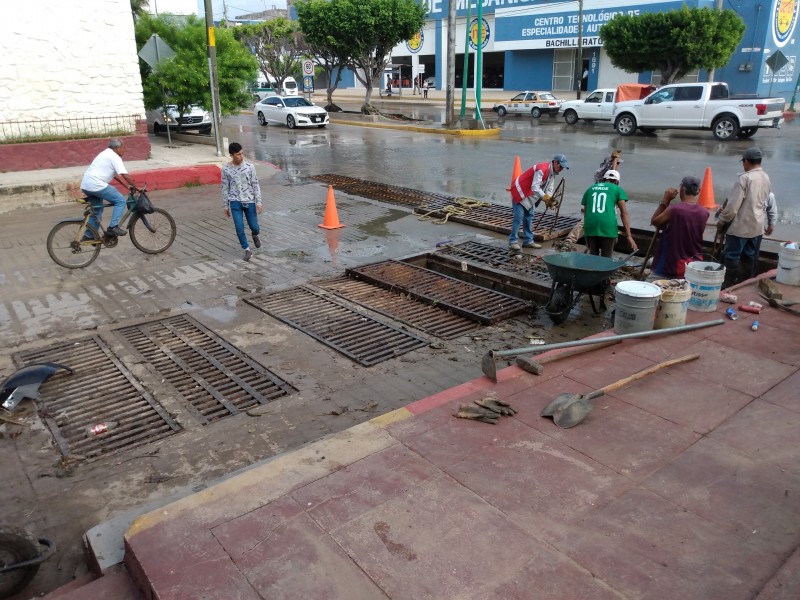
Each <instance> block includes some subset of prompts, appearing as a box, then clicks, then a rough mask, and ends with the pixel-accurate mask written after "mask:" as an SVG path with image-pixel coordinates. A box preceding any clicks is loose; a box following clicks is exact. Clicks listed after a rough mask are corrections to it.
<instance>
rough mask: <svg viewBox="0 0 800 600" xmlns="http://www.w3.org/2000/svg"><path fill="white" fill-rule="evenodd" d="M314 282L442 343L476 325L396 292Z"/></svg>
mask: <svg viewBox="0 0 800 600" xmlns="http://www.w3.org/2000/svg"><path fill="white" fill-rule="evenodd" d="M314 283H315V285H317V286H319V287H321V288H322V289H325V290H328V291H330V292H333V293H334V294H337V295H338V296H341V297H343V298H345V299H346V300H350V301H351V302H355V303H356V304H360V305H362V306H366V307H367V308H369V309H370V310H374V311H375V312H377V313H380V314H382V315H386V316H388V317H391V318H393V319H397V320H398V321H402V322H404V323H408V324H409V325H411V326H412V327H416V328H417V329H419V330H421V331H424V332H425V333H429V334H431V335H435V336H436V337H439V338H442V339H445V340H449V339H453V338H457V337H459V336H461V335H464V334H465V333H469V332H470V331H475V329H477V325H476V324H475V323H474V322H472V321H470V320H469V319H465V318H464V317H460V316H458V315H454V314H453V313H451V312H449V311H447V310H443V309H441V308H437V307H435V306H430V305H429V304H423V303H421V302H417V301H415V300H412V299H411V298H408V297H406V296H403V295H402V294H400V293H399V292H391V291H389V290H384V289H382V288H379V287H375V286H374V285H371V284H369V283H367V282H365V281H357V280H355V279H350V278H349V277H337V278H335V279H327V280H325V281H316V282H314Z"/></svg>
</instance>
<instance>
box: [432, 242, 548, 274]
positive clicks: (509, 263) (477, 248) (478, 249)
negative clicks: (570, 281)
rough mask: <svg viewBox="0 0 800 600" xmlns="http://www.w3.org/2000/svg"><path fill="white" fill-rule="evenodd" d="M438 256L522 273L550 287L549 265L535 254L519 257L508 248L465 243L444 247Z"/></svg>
mask: <svg viewBox="0 0 800 600" xmlns="http://www.w3.org/2000/svg"><path fill="white" fill-rule="evenodd" d="M436 254H444V255H447V256H452V257H453V258H456V259H466V260H469V261H471V262H475V263H479V264H484V265H488V266H490V267H493V268H495V269H500V270H502V271H509V272H513V273H522V274H524V275H527V276H528V277H531V278H533V279H535V280H537V281H541V282H543V283H547V285H550V283H551V281H552V278H551V277H550V273H549V272H548V271H547V265H546V264H545V263H544V261H543V260H542V259H541V257H539V256H536V255H533V254H523V255H522V256H520V255H517V256H516V257H515V256H514V255H512V254H510V253H509V252H508V248H498V247H497V246H490V245H489V244H481V243H480V242H472V241H470V242H464V243H462V244H454V245H448V246H442V247H441V248H439V249H437V250H436Z"/></svg>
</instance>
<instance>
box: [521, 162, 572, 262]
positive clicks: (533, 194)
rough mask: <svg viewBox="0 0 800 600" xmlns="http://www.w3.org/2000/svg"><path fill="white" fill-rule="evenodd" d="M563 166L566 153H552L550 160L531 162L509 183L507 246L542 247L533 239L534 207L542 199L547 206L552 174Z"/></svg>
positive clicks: (551, 194)
mask: <svg viewBox="0 0 800 600" xmlns="http://www.w3.org/2000/svg"><path fill="white" fill-rule="evenodd" d="M564 169H569V164H568V163H567V157H566V156H564V155H563V154H556V155H555V156H554V157H553V160H551V161H550V162H543V163H539V164H538V165H533V166H532V167H531V168H530V169H528V170H527V171H525V172H523V173H522V174H521V175H520V176H519V177H517V178H516V179H515V180H514V183H512V184H511V199H512V205H513V208H514V222H513V223H512V224H511V235H509V236H508V247H509V248H510V249H511V250H519V249H520V248H541V247H542V246H541V245H540V244H537V243H535V242H534V241H533V213H534V209H535V208H536V207H537V206H539V203H540V202H542V201H544V203H545V204H547V206H548V207H549V206H550V205H551V203H552V200H551V199H552V196H553V189H554V188H555V184H556V175H558V174H559V173H561V171H563V170H564ZM520 226H522V246H521V247H520V245H519V237H518V236H519V228H520Z"/></svg>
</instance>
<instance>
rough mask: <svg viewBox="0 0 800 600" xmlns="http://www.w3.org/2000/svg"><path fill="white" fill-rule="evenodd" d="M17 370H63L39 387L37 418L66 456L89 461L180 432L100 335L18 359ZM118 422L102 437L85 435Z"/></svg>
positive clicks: (29, 353)
mask: <svg viewBox="0 0 800 600" xmlns="http://www.w3.org/2000/svg"><path fill="white" fill-rule="evenodd" d="M14 361H15V362H16V364H17V365H18V366H24V365H30V364H35V363H40V362H47V361H49V362H55V363H59V364H62V365H65V366H68V367H71V368H72V369H74V370H75V373H74V374H72V375H70V374H69V373H67V372H66V371H61V370H59V371H58V372H57V373H56V374H55V375H53V376H52V377H51V378H50V379H48V380H47V381H46V382H45V383H44V384H43V385H42V386H41V387H40V388H39V391H40V392H41V395H40V397H39V399H38V400H37V405H38V407H39V414H40V415H41V416H42V417H43V419H44V420H45V423H46V424H47V426H48V428H49V429H50V432H51V433H52V434H53V438H54V439H55V441H56V444H57V445H58V448H59V450H60V451H61V453H62V454H63V455H64V456H72V457H75V456H81V457H84V458H86V459H92V458H98V457H100V456H104V455H108V454H113V453H116V452H121V451H123V450H129V449H131V448H136V447H138V446H143V445H144V444H149V443H150V442H153V441H156V440H160V439H163V438H165V437H167V436H170V435H172V434H173V433H176V432H178V431H180V429H181V427H180V425H178V424H177V423H176V422H175V421H174V420H173V419H172V417H171V416H170V415H169V413H168V412H167V411H166V410H165V409H164V407H163V406H161V404H159V403H158V402H156V401H155V400H154V399H153V397H152V396H151V395H150V394H149V393H148V392H147V391H146V390H145V389H144V388H143V387H142V386H141V385H140V384H139V382H138V381H137V380H136V379H135V378H134V376H133V374H132V373H131V372H130V371H129V370H128V369H127V368H126V367H125V366H124V365H123V364H122V363H121V362H120V361H119V359H118V358H117V357H116V356H115V355H114V354H113V353H112V352H111V350H110V349H109V348H108V346H106V344H105V343H104V342H103V340H101V339H100V338H99V337H97V336H93V337H91V338H84V339H81V340H78V341H72V342H69V343H65V344H60V345H57V346H50V347H48V348H41V349H39V350H31V351H28V352H21V353H19V354H15V355H14ZM110 422H115V423H118V424H117V425H116V426H115V427H113V428H111V429H109V430H108V432H107V433H103V434H101V435H89V434H87V432H86V430H87V428H89V427H92V426H94V425H98V424H100V423H110Z"/></svg>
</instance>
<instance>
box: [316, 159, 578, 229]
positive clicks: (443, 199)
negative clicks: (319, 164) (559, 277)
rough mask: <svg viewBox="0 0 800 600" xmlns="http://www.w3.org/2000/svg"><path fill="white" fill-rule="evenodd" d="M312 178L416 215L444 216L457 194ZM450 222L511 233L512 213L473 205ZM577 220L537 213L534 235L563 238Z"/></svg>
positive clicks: (508, 208) (508, 209) (335, 177)
mask: <svg viewBox="0 0 800 600" xmlns="http://www.w3.org/2000/svg"><path fill="white" fill-rule="evenodd" d="M313 179H315V180H317V181H321V182H323V183H326V184H328V185H332V186H333V187H334V188H336V189H337V190H341V191H343V192H346V193H348V194H353V195H357V196H363V197H364V198H371V199H373V200H380V201H381V202H388V203H390V204H400V205H402V206H410V207H412V208H414V212H415V213H418V214H428V213H430V216H431V217H433V218H436V219H443V218H444V217H445V216H446V215H447V213H445V212H444V207H445V206H449V205H452V204H453V203H454V202H455V200H456V196H448V195H447V194H432V193H430V192H423V191H420V190H414V189H411V188H405V187H398V186H396V185H387V184H385V183H378V182H376V181H367V180H365V179H358V178H355V177H346V176H344V175H335V174H331V173H327V174H323V175H315V176H314V177H313ZM448 218H449V220H450V221H453V222H455V223H461V224H463V225H470V226H472V227H479V228H481V229H488V230H490V231H497V232H498V233H505V234H508V233H511V223H512V221H513V218H514V212H513V210H512V208H511V206H503V205H499V204H491V205H489V206H476V207H471V208H469V209H468V211H467V212H466V214H463V215H452V214H451V215H450V216H449V217H448ZM579 221H580V219H578V218H575V217H564V216H560V215H559V216H558V217H556V216H555V215H554V214H553V213H550V212H548V213H547V214H545V215H544V216H543V217H542V218H541V220H540V213H537V215H536V216H535V217H534V221H533V224H534V232H533V233H534V234H535V236H536V239H537V240H552V239H556V238H559V237H564V236H565V235H567V234H568V233H569V232H570V230H572V228H573V227H574V226H575V225H576V224H577V223H578V222H579Z"/></svg>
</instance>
